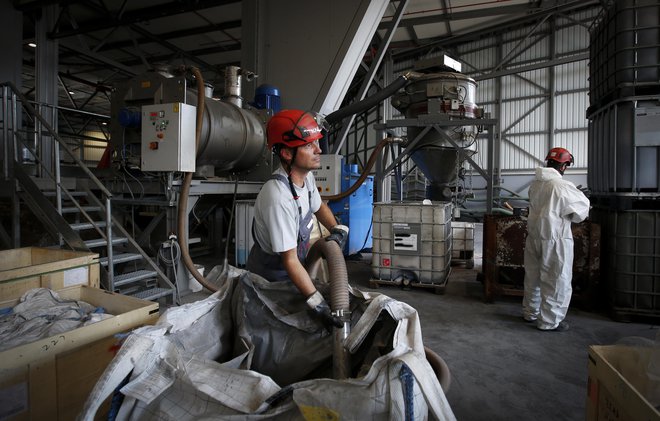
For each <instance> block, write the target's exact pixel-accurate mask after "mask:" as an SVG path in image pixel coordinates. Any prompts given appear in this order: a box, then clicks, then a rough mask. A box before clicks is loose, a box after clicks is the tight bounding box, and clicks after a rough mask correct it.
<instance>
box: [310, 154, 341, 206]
mask: <svg viewBox="0 0 660 421" xmlns="http://www.w3.org/2000/svg"><path fill="white" fill-rule="evenodd" d="M342 159H343V156H341V155H336V154H327V155H321V168H319V169H318V170H314V171H312V172H313V173H314V178H315V179H316V187H318V189H319V193H321V196H329V195H335V194H339V193H341V162H342Z"/></svg>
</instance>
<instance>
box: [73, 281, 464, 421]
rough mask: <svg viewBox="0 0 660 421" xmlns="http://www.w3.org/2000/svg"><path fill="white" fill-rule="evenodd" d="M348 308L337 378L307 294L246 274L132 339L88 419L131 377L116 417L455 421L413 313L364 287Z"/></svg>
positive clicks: (98, 389) (94, 398) (91, 403)
mask: <svg viewBox="0 0 660 421" xmlns="http://www.w3.org/2000/svg"><path fill="white" fill-rule="evenodd" d="M318 287H319V288H321V289H322V285H318ZM351 310H352V311H353V313H352V316H351V325H352V331H351V334H350V335H349V337H348V338H347V339H346V341H345V343H344V345H345V347H346V349H348V350H349V351H350V353H351V360H352V363H353V364H352V371H353V377H352V378H350V379H347V380H334V379H331V378H328V377H329V376H330V375H331V372H332V356H331V352H332V343H331V341H332V339H331V338H332V335H331V334H330V333H329V332H328V331H327V330H325V328H324V327H323V326H322V324H321V323H319V322H317V321H316V320H315V319H314V318H312V317H311V316H310V313H309V312H308V310H307V308H306V306H305V304H304V302H303V298H302V297H301V296H300V293H298V291H297V290H296V289H295V287H293V286H292V285H291V284H290V283H284V282H279V283H271V282H267V281H265V280H264V279H263V278H261V277H259V276H256V275H253V274H250V273H247V272H246V273H244V274H243V275H241V276H240V277H237V278H234V279H230V280H228V281H227V282H226V283H225V284H224V285H223V286H222V287H221V288H220V289H219V291H217V292H216V293H214V294H213V295H211V296H210V297H208V298H207V299H205V300H202V301H198V302H195V303H191V304H187V305H184V306H180V307H173V308H171V309H169V310H168V311H167V312H166V313H165V314H163V316H161V318H160V319H159V321H158V323H157V324H156V325H155V326H146V327H143V328H140V329H138V330H136V331H134V332H133V334H131V335H130V336H129V337H128V338H127V339H126V342H125V343H124V344H123V346H122V347H121V349H120V351H119V353H118V354H117V356H116V357H115V358H114V359H113V361H112V362H111V364H110V365H109V366H108V368H107V369H106V371H105V373H104V374H103V375H102V377H101V378H100V380H99V381H98V382H97V384H96V386H95V388H94V390H93V391H92V393H91V394H90V396H89V398H88V400H87V402H86V404H85V407H84V409H83V411H82V413H81V415H80V417H79V419H82V420H92V419H93V418H94V416H95V414H96V412H97V410H98V408H99V406H100V404H101V403H102V402H103V400H104V399H105V398H107V397H108V396H109V395H110V394H111V393H112V392H113V390H114V389H115V388H117V387H118V386H120V385H121V384H122V382H123V381H124V380H125V379H126V378H127V377H128V383H126V384H125V385H124V386H123V387H121V389H120V390H121V393H122V394H123V395H124V401H123V403H122V405H121V408H120V409H119V412H118V414H117V419H119V420H142V419H163V420H165V419H167V420H177V421H184V420H198V419H222V420H256V419H259V420H270V419H273V420H274V419H277V420H281V419H287V420H318V419H323V420H326V419H328V420H331V419H340V418H341V419H342V420H366V419H369V420H408V419H414V420H420V419H439V420H454V419H455V417H454V415H453V413H452V411H451V408H450V407H449V404H448V402H447V400H446V397H445V395H444V393H443V391H442V389H441V386H440V384H439V382H438V379H437V378H436V377H435V375H434V373H433V370H432V368H431V366H430V365H429V363H428V362H427V360H426V358H425V355H424V346H423V343H422V335H421V329H420V324H419V319H418V316H417V312H416V310H415V309H414V308H412V307H410V306H409V305H407V304H405V303H402V302H399V301H396V300H393V299H391V298H389V297H387V296H385V295H381V294H374V293H364V292H361V291H359V290H353V291H351ZM129 376H130V377H129Z"/></svg>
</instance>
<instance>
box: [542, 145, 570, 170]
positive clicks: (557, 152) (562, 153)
mask: <svg viewBox="0 0 660 421" xmlns="http://www.w3.org/2000/svg"><path fill="white" fill-rule="evenodd" d="M545 160H546V161H548V160H553V161H556V162H559V163H560V164H563V163H565V162H566V163H568V165H569V166H570V165H573V155H571V153H570V152H569V151H568V149H564V148H552V149H550V152H548V156H546V157H545Z"/></svg>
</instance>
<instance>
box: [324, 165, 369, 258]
mask: <svg viewBox="0 0 660 421" xmlns="http://www.w3.org/2000/svg"><path fill="white" fill-rule="evenodd" d="M357 170H358V167H357V165H355V164H353V165H344V166H343V168H342V177H341V190H342V191H346V190H348V188H349V187H350V186H352V185H353V184H354V183H355V182H356V181H357V179H358V178H359V177H360V174H359V173H358V172H357ZM373 204H374V178H373V176H368V177H367V178H366V179H365V180H364V183H362V185H361V186H360V187H359V188H358V189H357V190H356V191H354V192H353V194H351V195H350V196H348V197H345V198H343V199H342V200H338V201H334V202H330V205H329V206H330V209H331V210H332V212H333V213H334V214H335V217H336V218H337V220H338V221H339V223H341V224H343V225H346V226H348V228H349V233H348V241H347V244H346V246H345V247H344V255H345V256H350V255H354V254H357V253H359V252H360V251H362V250H364V249H370V248H371V247H372V227H371V222H372V215H373Z"/></svg>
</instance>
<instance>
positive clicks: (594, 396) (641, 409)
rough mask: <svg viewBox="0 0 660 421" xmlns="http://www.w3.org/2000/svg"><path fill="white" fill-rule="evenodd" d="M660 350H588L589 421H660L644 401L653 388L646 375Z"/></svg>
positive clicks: (627, 348) (657, 415)
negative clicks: (646, 394) (649, 364)
mask: <svg viewBox="0 0 660 421" xmlns="http://www.w3.org/2000/svg"><path fill="white" fill-rule="evenodd" d="M657 352H658V351H657V349H654V348H652V347H647V348H641V347H631V346H622V345H609V346H597V345H592V346H590V347H589V382H588V387H587V421H603V420H608V421H609V420H621V421H636V420H640V421H641V420H644V421H660V412H659V411H658V410H657V409H656V408H654V407H653V405H652V404H651V403H650V402H649V401H648V400H647V399H646V398H645V397H644V395H643V391H644V390H646V389H647V388H657V387H660V386H659V385H657V384H651V383H650V381H651V380H650V379H649V378H648V377H647V376H646V374H645V373H644V372H643V370H644V368H642V367H647V366H648V363H649V362H650V361H652V360H651V359H652V358H657V354H654V353H657Z"/></svg>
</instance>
